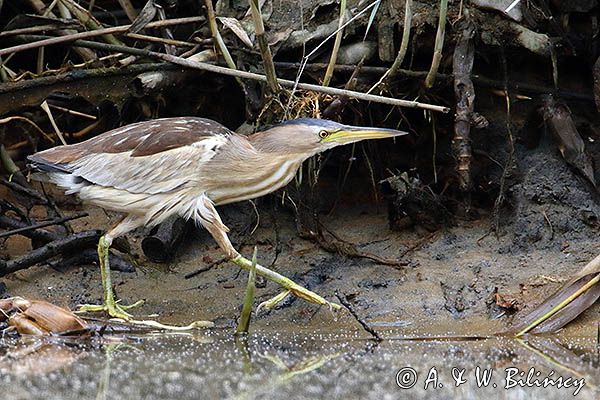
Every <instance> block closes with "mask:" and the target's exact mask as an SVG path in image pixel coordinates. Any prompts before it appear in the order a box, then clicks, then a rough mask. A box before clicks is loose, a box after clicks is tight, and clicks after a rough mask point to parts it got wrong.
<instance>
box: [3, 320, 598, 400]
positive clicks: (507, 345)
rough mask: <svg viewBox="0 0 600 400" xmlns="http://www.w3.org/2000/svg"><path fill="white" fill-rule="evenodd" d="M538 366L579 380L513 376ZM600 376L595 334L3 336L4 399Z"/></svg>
mask: <svg viewBox="0 0 600 400" xmlns="http://www.w3.org/2000/svg"><path fill="white" fill-rule="evenodd" d="M386 336H387V337H393V333H392V334H391V335H390V334H387V335H386ZM477 367H479V368H480V369H479V376H480V377H481V376H482V374H483V372H482V371H483V370H487V371H492V376H491V380H490V381H489V383H488V384H487V385H485V384H481V385H478V384H477V382H476V375H477V371H478V370H477ZM453 368H455V369H453ZM511 368H514V369H511ZM531 368H535V370H534V372H532V373H533V374H534V376H532V379H530V380H529V383H530V384H535V382H543V381H542V380H543V379H544V378H545V377H547V376H548V375H549V374H551V377H552V378H554V379H558V377H559V376H560V377H562V378H563V379H566V378H569V377H571V378H572V380H570V381H565V382H569V386H570V387H568V388H565V387H563V388H558V387H556V386H549V387H546V388H543V387H535V386H534V387H528V386H525V387H523V386H521V385H519V384H518V383H517V382H518V380H517V379H518V378H519V376H517V375H514V376H513V378H512V379H507V374H512V373H513V372H515V373H517V371H519V372H521V371H522V372H524V373H527V372H528V371H529V370H530V369H531ZM400 370H402V373H400V374H399V371H400ZM461 370H464V372H463V373H462V377H461V376H460V374H461V372H460V371H461ZM413 371H414V372H413ZM551 371H553V372H551ZM598 372H599V362H598V347H597V343H596V338H578V339H562V340H560V341H559V340H558V339H556V338H544V337H536V338H531V339H530V341H529V342H524V341H523V342H522V341H516V340H510V339H505V338H482V339H469V340H466V339H460V338H451V339H435V338H431V339H426V340H407V339H406V338H402V339H401V338H398V339H388V340H384V341H381V342H376V341H372V340H365V339H359V338H358V334H357V335H354V334H347V335H324V334H270V333H263V334H256V333H255V334H252V335H251V336H250V337H249V338H248V339H247V340H240V339H236V338H235V337H234V336H233V335H231V334H230V333H229V332H227V333H226V332H223V331H216V332H215V331H213V332H196V333H194V334H169V335H162V334H161V335H145V336H135V335H129V336H114V337H110V336H105V337H103V338H96V339H90V340H86V341H81V340H78V341H65V340H59V339H50V340H40V339H21V340H20V341H19V342H15V341H14V340H12V339H4V340H0V395H1V398H2V399H38V398H39V399H42V398H44V399H89V398H96V399H120V398H122V399H146V398H160V399H178V400H184V399H198V398H228V399H254V398H257V399H258V398H260V399H264V398H275V399H301V398H302V399H306V398H340V399H353V398H361V399H398V398H415V399H452V398H460V399H482V398H486V399H564V398H570V397H572V396H573V394H574V393H577V394H576V398H579V399H597V398H598V397H599V395H600V392H598V389H597V385H598V381H599V380H600V379H599V378H600V374H599V373H598ZM453 375H454V378H453ZM413 378H416V383H414V386H411V385H412V381H413V380H414V379H413ZM461 378H462V379H461ZM521 378H522V379H523V382H522V384H526V383H527V382H526V381H524V380H525V378H524V377H521ZM573 379H575V380H576V381H573ZM397 380H398V381H399V382H397ZM427 381H428V382H429V383H428V384H427V388H426V382H427ZM457 381H460V382H463V381H464V382H463V383H461V384H460V385H458V386H457V385H456V382H457ZM399 384H400V385H404V386H411V387H410V388H405V389H403V388H401V387H400V386H399ZM507 384H508V385H509V386H510V385H513V384H515V386H514V387H509V388H505V386H506V385H507ZM479 386H481V387H479ZM579 386H582V388H581V389H580V390H578V387H579Z"/></svg>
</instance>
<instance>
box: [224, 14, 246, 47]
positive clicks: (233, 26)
mask: <svg viewBox="0 0 600 400" xmlns="http://www.w3.org/2000/svg"><path fill="white" fill-rule="evenodd" d="M217 19H218V20H219V21H221V22H222V23H223V26H225V27H226V28H229V29H230V30H231V31H232V32H233V33H234V34H235V36H237V37H238V38H239V39H240V40H241V41H242V42H244V44H245V45H246V46H248V47H249V48H252V47H253V45H252V41H251V40H250V37H249V36H248V33H246V31H245V30H244V28H243V27H242V24H241V23H240V21H238V20H237V19H235V18H230V17H217Z"/></svg>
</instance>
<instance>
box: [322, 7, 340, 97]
mask: <svg viewBox="0 0 600 400" xmlns="http://www.w3.org/2000/svg"><path fill="white" fill-rule="evenodd" d="M345 15H346V0H341V1H340V19H339V22H338V31H337V33H336V34H335V42H334V43H333V50H332V51H331V57H330V58H329V64H328V65H327V70H326V71H325V77H324V78H323V86H329V82H330V81H331V77H332V76H333V71H334V68H335V64H336V61H337V55H338V52H339V51H340V44H341V43H342V35H343V33H344V28H343V26H344V16H345Z"/></svg>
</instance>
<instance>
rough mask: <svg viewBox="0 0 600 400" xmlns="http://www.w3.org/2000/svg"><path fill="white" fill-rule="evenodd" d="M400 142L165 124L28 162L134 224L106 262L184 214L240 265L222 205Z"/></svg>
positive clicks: (342, 130)
mask: <svg viewBox="0 0 600 400" xmlns="http://www.w3.org/2000/svg"><path fill="white" fill-rule="evenodd" d="M402 134H405V133H404V132H400V131H395V130H390V129H384V128H362V127H351V126H347V125H342V124H338V123H336V122H333V121H326V120H318V119H297V120H292V121H288V122H286V123H283V124H280V125H277V126H275V127H272V128H270V129H267V130H265V131H263V132H258V133H255V134H253V135H250V136H247V137H246V136H242V135H238V134H236V133H234V132H232V131H230V130H229V129H227V128H226V127H224V126H223V125H221V124H219V123H217V122H214V121H211V120H208V119H204V118H193V117H184V118H163V119H157V120H153V121H146V122H139V123H136V124H131V125H127V126H124V127H121V128H117V129H114V130H112V131H109V132H106V133H104V134H102V135H99V136H96V137H94V138H92V139H89V140H87V141H85V142H82V143H78V144H73V145H67V146H58V147H55V148H52V149H49V150H46V151H42V152H39V153H36V154H34V155H32V156H30V157H29V160H30V161H31V163H32V166H33V167H34V169H36V170H38V171H41V172H43V173H45V174H46V175H47V176H48V178H49V179H50V180H51V181H52V182H54V183H56V184H57V185H58V186H60V187H61V188H63V189H64V190H65V191H66V192H67V193H76V194H78V195H79V197H80V198H81V199H82V200H83V201H85V202H88V203H91V204H94V205H97V206H100V207H102V208H105V209H107V210H113V211H117V212H121V213H123V214H126V215H127V216H126V217H125V219H124V220H123V221H122V222H121V223H119V224H118V225H117V226H116V227H115V228H113V229H112V230H110V231H109V232H108V233H107V234H106V235H105V236H104V238H103V240H102V241H101V245H100V247H101V248H102V249H104V250H106V254H104V253H103V254H104V256H105V257H107V256H106V255H107V254H108V253H107V251H108V250H107V249H108V247H109V246H110V244H111V242H112V240H113V239H114V238H115V237H117V236H119V235H122V234H124V233H127V232H129V231H130V230H132V229H135V228H137V227H139V226H143V225H146V226H152V225H156V224H159V223H160V222H162V221H164V220H165V219H166V218H168V217H169V216H171V215H174V214H178V215H181V216H183V217H186V218H191V219H194V220H195V221H196V222H198V223H199V224H202V225H203V226H204V227H205V228H206V229H207V230H208V231H209V232H210V233H211V234H212V236H213V237H214V238H215V240H216V241H217V243H218V244H219V245H220V246H221V248H222V249H223V250H224V251H225V253H226V254H227V255H228V256H229V257H230V258H232V259H233V258H235V257H238V256H239V253H237V251H236V250H235V249H234V248H233V246H232V245H231V243H230V242H229V238H228V237H227V231H228V229H227V227H226V226H225V225H223V222H222V221H221V218H220V217H219V214H218V213H217V211H216V210H215V208H214V206H215V205H221V204H228V203H233V202H237V201H242V200H248V199H253V198H256V197H260V196H263V195H265V194H267V193H271V192H273V191H275V190H277V189H279V188H281V187H283V186H285V185H286V184H287V183H288V182H289V181H290V180H291V179H292V178H293V177H294V175H295V174H296V171H297V170H298V168H299V167H300V165H301V164H302V162H303V161H304V160H306V159H307V158H309V157H311V156H313V155H315V154H317V153H319V152H322V151H325V150H327V149H330V148H332V147H335V146H338V145H342V144H346V143H352V142H356V141H360V140H363V139H372V138H384V137H394V136H398V135H402ZM100 257H101V260H102V257H103V256H102V255H101V256H100ZM101 267H103V268H105V267H104V264H103V262H102V261H101ZM108 279H109V278H108ZM106 286H110V284H109V282H108V283H106V282H105V300H106V302H107V304H108V303H111V302H112V303H115V302H114V299H113V300H111V299H112V289H110V287H109V288H107V287H106ZM107 299H108V300H107ZM114 306H115V304H113V311H114V310H117V309H116V308H114ZM108 310H109V312H111V309H110V307H109V309H108ZM114 313H115V314H118V315H120V316H122V315H124V314H119V311H118V310H117V311H115V312H114ZM111 315H113V314H112V313H111Z"/></svg>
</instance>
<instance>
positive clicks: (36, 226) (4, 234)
mask: <svg viewBox="0 0 600 400" xmlns="http://www.w3.org/2000/svg"><path fill="white" fill-rule="evenodd" d="M88 215H89V214H88V213H86V212H82V213H78V214H75V215H71V216H68V217H64V218H59V219H53V220H52V221H46V222H40V223H38V224H34V225H29V226H25V227H22V228H18V229H13V230H11V231H7V232H0V238H3V237H7V236H12V235H16V234H22V233H23V232H27V231H31V230H35V229H39V228H44V227H46V226H52V225H60V224H63V223H65V222H67V221H72V220H74V219H79V218H83V217H87V216H88Z"/></svg>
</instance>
